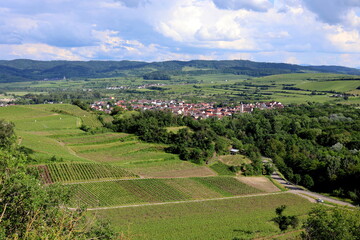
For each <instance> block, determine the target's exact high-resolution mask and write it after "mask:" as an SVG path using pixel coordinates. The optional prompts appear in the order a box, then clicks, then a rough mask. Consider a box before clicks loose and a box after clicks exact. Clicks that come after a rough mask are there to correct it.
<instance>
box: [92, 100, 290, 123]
mask: <svg viewBox="0 0 360 240" xmlns="http://www.w3.org/2000/svg"><path fill="white" fill-rule="evenodd" d="M115 105H116V106H119V107H121V108H123V109H124V110H129V108H131V109H134V110H136V109H139V110H155V109H156V110H170V111H171V112H173V113H175V114H181V115H187V116H191V117H193V118H195V119H200V118H201V119H204V118H212V117H215V118H222V117H224V116H231V115H233V114H236V113H250V112H252V111H254V109H256V108H257V109H261V110H262V109H274V108H284V105H283V104H282V103H280V102H274V101H273V102H264V103H250V104H243V103H241V104H239V105H238V106H231V107H230V106H224V107H216V106H215V104H214V103H186V102H184V101H175V100H170V101H162V100H133V101H124V100H119V101H117V102H116V103H115V104H113V106H115ZM91 108H92V109H95V110H99V111H104V112H107V113H110V112H111V110H112V106H111V105H110V104H109V103H108V102H107V101H98V102H95V103H93V104H92V105H91Z"/></svg>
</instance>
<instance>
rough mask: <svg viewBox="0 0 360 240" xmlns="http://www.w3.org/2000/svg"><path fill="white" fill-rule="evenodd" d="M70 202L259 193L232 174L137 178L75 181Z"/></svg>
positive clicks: (91, 204) (117, 202)
mask: <svg viewBox="0 0 360 240" xmlns="http://www.w3.org/2000/svg"><path fill="white" fill-rule="evenodd" d="M72 187H75V188H76V191H77V194H76V196H75V199H74V200H73V204H76V203H80V204H86V205H87V206H89V207H107V206H120V205H131V204H141V203H160V202H169V201H170V202H171V201H185V200H195V199H207V198H219V197H231V196H239V195H246V194H254V193H261V192H262V191H261V190H259V189H257V188H254V187H250V186H249V185H246V184H244V183H242V182H240V181H238V180H237V179H236V178H232V177H203V178H169V179H137V180H118V181H111V182H108V181H106V182H93V183H82V184H76V186H75V185H73V186H72Z"/></svg>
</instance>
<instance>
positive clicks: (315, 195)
mask: <svg viewBox="0 0 360 240" xmlns="http://www.w3.org/2000/svg"><path fill="white" fill-rule="evenodd" d="M271 177H272V179H274V180H275V181H277V182H278V183H280V184H281V185H283V186H284V187H285V188H287V189H289V190H290V191H289V192H291V193H294V194H297V195H299V196H302V197H305V198H307V199H308V200H310V201H311V202H316V199H318V198H321V199H323V200H324V201H327V202H331V203H335V204H338V205H342V206H349V207H355V206H354V205H352V204H350V203H347V202H343V201H340V200H336V199H333V198H329V197H327V196H324V195H321V194H319V193H314V192H310V191H307V190H304V189H302V188H300V187H298V186H296V185H294V184H292V183H289V182H287V181H286V180H285V179H283V178H282V177H281V176H280V175H279V174H278V173H277V172H274V173H273V174H272V175H271ZM314 198H315V199H314Z"/></svg>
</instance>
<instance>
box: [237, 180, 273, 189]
mask: <svg viewBox="0 0 360 240" xmlns="http://www.w3.org/2000/svg"><path fill="white" fill-rule="evenodd" d="M237 179H238V180H239V181H241V182H243V183H245V184H247V185H249V186H252V187H254V188H257V189H260V190H262V191H265V192H278V191H280V189H278V188H277V187H276V186H275V185H274V184H273V183H272V182H271V181H270V180H269V179H267V178H266V177H237Z"/></svg>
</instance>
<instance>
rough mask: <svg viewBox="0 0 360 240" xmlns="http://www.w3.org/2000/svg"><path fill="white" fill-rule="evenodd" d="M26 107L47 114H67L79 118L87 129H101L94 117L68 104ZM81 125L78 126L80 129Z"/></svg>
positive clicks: (92, 114)
mask: <svg viewBox="0 0 360 240" xmlns="http://www.w3.org/2000/svg"><path fill="white" fill-rule="evenodd" d="M26 107H28V108H31V109H36V110H39V109H40V110H43V111H47V112H54V113H62V114H68V115H71V116H75V117H79V118H80V119H81V121H82V124H84V125H86V126H88V127H94V128H96V127H102V124H101V122H100V121H99V120H98V119H97V117H96V115H95V114H94V113H91V112H87V111H84V110H82V109H81V108H79V107H77V106H74V105H70V104H40V105H27V106H26ZM80 126H81V124H80V125H79V126H78V127H80Z"/></svg>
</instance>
